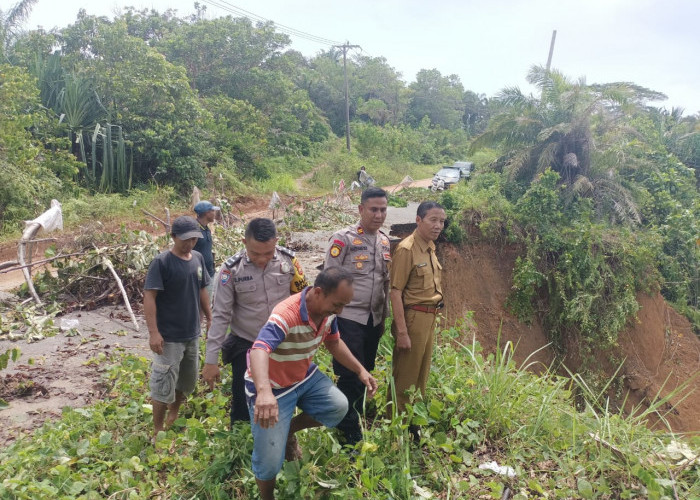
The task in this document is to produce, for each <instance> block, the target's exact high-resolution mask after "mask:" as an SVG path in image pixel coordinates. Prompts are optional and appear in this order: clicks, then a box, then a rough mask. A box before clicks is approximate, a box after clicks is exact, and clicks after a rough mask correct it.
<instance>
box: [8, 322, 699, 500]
mask: <svg viewBox="0 0 700 500" xmlns="http://www.w3.org/2000/svg"><path fill="white" fill-rule="evenodd" d="M462 335H463V332H462V331H460V330H459V329H458V328H453V329H450V330H446V331H444V332H442V333H441V334H440V335H439V337H440V338H439V341H438V345H437V346H436V349H435V353H434V358H433V369H432V373H431V377H430V381H429V394H428V397H427V398H426V399H425V400H419V398H415V400H414V402H413V404H411V405H409V407H408V418H410V419H411V420H412V421H413V422H414V423H416V424H420V425H422V429H423V433H422V438H421V442H420V444H419V445H416V444H413V443H412V442H411V440H410V439H409V436H408V432H407V420H406V419H401V418H399V417H394V418H388V417H386V416H385V411H384V409H385V407H386V400H387V390H388V389H387V388H388V385H387V381H388V380H389V379H390V372H391V345H390V340H389V335H388V334H387V335H385V336H384V338H383V340H382V343H381V345H380V355H379V359H378V363H377V369H376V371H375V375H376V377H377V379H378V380H379V381H380V384H381V389H380V392H379V393H378V394H377V396H376V397H375V399H374V400H373V401H371V402H369V404H368V414H369V415H370V417H368V418H367V419H366V421H365V425H366V427H365V429H364V435H365V440H364V441H363V442H362V443H361V444H359V445H358V448H357V454H356V455H354V456H353V455H351V454H350V453H348V450H347V449H343V448H342V447H341V445H340V444H339V441H338V438H337V435H336V434H335V431H328V430H318V429H315V430H309V431H305V432H303V433H301V436H300V443H301V445H302V447H303V450H304V452H303V459H302V460H300V461H298V462H293V463H285V464H284V468H283V470H282V472H281V474H280V476H279V479H278V490H277V491H278V495H279V498H290V499H291V498H343V499H347V498H371V499H395V498H396V499H410V498H438V497H439V498H465V499H466V498H494V499H498V498H502V496H503V495H504V492H505V491H506V489H508V490H509V491H510V494H511V495H512V496H511V498H513V499H519V500H522V499H526V498H601V499H612V498H651V499H664V498H698V495H700V464H699V463H698V461H697V453H698V448H700V446H699V445H700V442H699V441H698V439H697V438H695V439H694V440H690V441H688V442H685V443H682V442H681V441H679V440H678V439H677V438H676V437H675V436H673V435H672V434H670V433H667V434H663V433H659V432H652V431H650V430H649V429H648V428H647V427H646V426H644V425H643V421H644V419H645V417H646V416H648V414H646V415H645V414H641V415H638V416H636V417H633V418H625V417H623V416H622V415H619V414H610V413H605V412H603V411H601V410H602V409H603V408H604V407H601V405H600V404H599V403H600V402H599V401H591V402H589V403H587V404H586V405H585V409H584V410H583V411H581V412H579V411H576V410H575V408H574V406H573V404H572V397H571V381H570V380H569V379H564V378H561V377H559V376H557V375H554V374H553V373H551V372H549V371H546V372H545V374H544V375H542V376H537V375H535V374H533V373H530V372H528V371H527V370H525V369H524V367H517V366H515V362H514V360H513V356H512V354H513V351H512V345H511V344H506V345H505V346H502V348H501V349H500V350H499V352H498V353H496V354H495V355H487V356H485V355H484V354H483V352H482V350H481V346H480V345H479V344H478V343H477V342H472V343H470V344H462V343H460V339H461V338H462ZM112 361H113V362H114V364H113V365H112V366H111V367H109V368H107V367H106V374H107V375H106V377H107V378H106V383H107V384H108V385H109V387H110V388H111V389H110V390H109V391H108V394H107V397H106V399H105V400H104V401H102V402H100V403H98V404H96V405H94V406H91V407H87V408H78V409H68V408H66V409H65V410H64V413H63V416H62V418H61V419H60V420H59V421H56V422H50V423H47V424H45V425H44V427H43V428H42V429H40V430H38V431H36V433H35V434H34V435H33V436H32V437H29V438H23V439H21V440H20V441H18V442H17V443H16V444H13V445H12V446H9V447H7V448H6V449H4V450H2V451H0V464H1V465H0V477H2V478H3V479H2V482H1V483H0V498H16V499H33V498H77V499H97V498H112V499H119V498H123V499H129V498H154V497H158V498H162V499H166V498H201V499H219V498H221V499H223V498H237V499H252V498H256V497H257V490H256V486H255V480H254V477H253V476H252V473H251V470H250V453H251V450H252V439H251V436H250V430H249V428H248V426H247V425H240V424H239V425H237V426H236V427H235V428H234V429H233V431H230V430H229V429H228V419H229V417H228V408H227V405H228V400H229V394H228V391H227V389H226V388H227V387H229V386H230V384H229V382H230V379H229V378H228V376H225V377H224V380H223V381H222V383H221V385H220V386H219V387H220V388H223V389H222V390H216V391H215V392H213V393H211V392H207V391H206V390H205V389H204V387H200V388H199V391H198V393H197V394H196V395H195V396H194V397H191V398H190V400H189V401H188V403H187V405H186V407H185V408H184V409H183V411H182V413H181V418H179V419H178V420H177V421H176V422H175V425H174V428H173V429H172V430H170V431H168V432H167V434H166V435H165V436H164V437H163V438H162V439H160V440H159V441H158V443H157V446H156V448H155V449H154V448H153V447H152V446H150V445H149V436H150V431H151V425H152V424H151V406H150V404H149V400H148V397H147V394H148V379H147V376H148V369H149V362H148V360H147V359H146V358H143V357H136V356H131V355H123V356H117V357H115V358H114V359H113V360H112ZM318 364H319V366H320V367H321V369H322V370H324V371H325V372H326V373H330V372H331V369H330V359H329V356H328V355H327V354H323V355H321V356H318ZM224 373H227V370H224ZM583 395H584V397H588V396H590V395H589V394H587V393H586V392H585V391H583ZM587 401H588V399H587ZM678 450H681V451H678ZM690 450H694V451H690ZM693 453H695V454H696V455H695V460H694V461H693V460H692V455H693ZM684 454H685V455H684ZM490 462H495V464H493V463H491V469H493V468H496V469H497V468H498V467H507V468H508V469H501V472H505V474H501V473H498V472H494V471H493V470H491V469H489V468H483V467H484V464H488V463H490ZM480 466H482V467H480ZM430 495H434V496H432V497H431V496H430Z"/></svg>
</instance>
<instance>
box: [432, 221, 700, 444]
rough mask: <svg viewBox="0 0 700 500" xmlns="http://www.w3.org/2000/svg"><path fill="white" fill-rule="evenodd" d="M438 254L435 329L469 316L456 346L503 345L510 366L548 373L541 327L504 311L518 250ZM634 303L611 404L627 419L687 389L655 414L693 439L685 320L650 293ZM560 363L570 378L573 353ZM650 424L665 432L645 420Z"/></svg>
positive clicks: (697, 358) (697, 379)
mask: <svg viewBox="0 0 700 500" xmlns="http://www.w3.org/2000/svg"><path fill="white" fill-rule="evenodd" d="M475 234H476V233H472V234H471V236H475ZM438 253H439V255H440V259H441V262H442V263H443V283H444V289H445V322H444V323H443V326H452V325H454V324H455V322H457V321H460V318H463V317H464V315H465V314H467V313H468V312H469V311H473V316H472V319H471V320H468V321H466V322H465V325H466V326H465V328H466V333H465V335H464V337H463V338H462V340H463V341H464V342H471V340H472V335H474V337H475V338H476V340H478V341H479V343H480V344H481V345H482V346H483V347H484V351H485V352H486V353H494V352H495V351H496V350H497V349H498V348H499V347H498V346H500V350H501V351H503V347H504V345H505V343H506V342H507V341H511V342H512V343H513V344H514V345H515V346H516V349H515V355H514V359H515V360H516V362H517V363H520V364H522V363H524V362H527V363H528V364H530V363H532V362H535V365H532V366H531V369H535V370H537V369H543V368H544V367H546V366H550V364H551V363H552V362H553V360H554V359H555V357H554V351H553V350H552V349H551V348H550V347H548V346H547V344H548V342H549V340H548V338H547V335H546V332H545V330H544V329H543V327H542V325H541V324H540V323H539V322H538V321H537V320H536V319H535V320H533V322H532V324H530V325H526V324H523V323H521V322H519V321H518V320H517V318H515V317H514V316H513V315H511V314H510V313H509V312H508V310H507V309H506V308H505V307H504V303H505V300H506V298H507V297H508V294H509V293H510V290H511V287H512V280H511V275H512V271H513V266H514V264H515V258H516V257H517V256H518V255H519V254H520V249H519V248H517V247H515V246H512V245H507V244H503V245H499V244H494V243H492V242H484V241H481V240H479V238H478V237H473V238H470V240H469V242H468V243H467V244H466V245H464V246H462V247H461V248H456V247H454V246H452V245H450V244H442V245H440V246H439V249H438ZM637 300H638V302H639V305H640V310H639V312H638V313H637V317H636V318H633V319H631V320H630V321H629V323H628V325H627V328H626V329H625V330H624V331H623V332H621V333H620V335H619V351H618V352H617V353H614V354H615V355H616V357H617V358H619V359H623V360H624V362H623V365H622V369H621V371H620V375H621V376H622V377H623V379H624V383H623V389H622V394H618V397H619V398H620V401H621V400H623V399H624V397H625V396H628V401H627V406H626V410H627V411H632V409H633V408H634V407H635V406H638V405H639V406H638V409H646V408H648V406H649V403H650V402H651V401H652V400H654V399H655V398H656V399H658V398H659V397H661V398H663V397H666V396H667V395H669V394H670V393H671V392H672V391H673V390H675V389H676V388H677V387H678V386H679V385H681V384H683V383H686V382H687V384H688V385H687V388H686V389H685V390H683V391H681V392H680V393H679V394H677V395H676V396H674V397H673V398H671V399H670V400H669V401H668V403H666V404H664V405H662V406H661V408H660V409H659V414H661V416H663V417H664V418H665V419H666V420H667V421H668V423H669V424H670V426H671V429H672V430H673V431H674V432H687V433H700V339H698V337H697V336H696V335H695V334H694V333H693V330H692V327H691V325H690V323H689V322H688V320H687V318H685V317H683V316H681V315H680V314H678V313H677V312H676V311H674V310H673V309H672V308H671V307H669V306H668V304H666V302H665V301H664V299H663V297H661V295H660V294H659V293H658V292H657V293H654V294H653V295H647V294H643V293H640V294H639V295H638V297H637ZM572 344H573V345H574V346H575V343H572ZM605 354H606V353H598V355H597V356H596V358H597V359H599V360H600V362H601V366H602V367H603V369H604V370H605V372H606V375H607V377H608V378H609V377H612V376H613V374H614V372H615V370H616V368H617V366H612V365H610V363H609V362H608V361H607V356H606V355H605ZM564 363H565V365H566V366H567V367H568V368H569V370H571V371H572V372H573V373H576V371H577V369H578V368H580V360H579V358H578V353H576V352H569V353H568V354H567V356H566V359H565V360H564ZM554 368H555V369H556V368H557V367H556V366H554ZM560 371H561V370H560ZM651 423H652V424H654V425H655V426H657V427H659V428H665V427H664V426H663V424H662V422H661V420H660V419H655V418H654V416H653V415H652V421H651Z"/></svg>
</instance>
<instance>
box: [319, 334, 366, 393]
mask: <svg viewBox="0 0 700 500" xmlns="http://www.w3.org/2000/svg"><path fill="white" fill-rule="evenodd" d="M324 344H325V346H326V349H328V352H330V353H331V355H332V356H333V358H334V359H335V360H336V361H337V362H338V363H340V364H341V365H343V366H344V367H345V368H347V369H348V370H350V371H351V372H353V373H355V374H357V378H359V379H360V382H362V383H363V384H364V385H365V387H367V396H368V397H370V398H371V397H373V396H374V394H375V393H376V392H377V381H376V380H375V378H374V377H373V376H372V375H371V374H370V373H369V372H368V371H367V370H366V369H365V367H364V366H362V363H360V362H359V361H358V360H357V358H356V357H355V356H353V355H352V353H351V352H350V349H348V346H347V345H345V342H343V340H342V339H333V340H326V341H325V342H324Z"/></svg>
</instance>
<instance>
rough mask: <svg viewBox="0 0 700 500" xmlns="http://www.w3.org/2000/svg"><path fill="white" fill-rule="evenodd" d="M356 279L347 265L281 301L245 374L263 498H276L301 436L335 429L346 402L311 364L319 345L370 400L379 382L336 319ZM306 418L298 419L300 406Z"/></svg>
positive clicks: (298, 452) (255, 462)
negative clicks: (281, 473)
mask: <svg viewBox="0 0 700 500" xmlns="http://www.w3.org/2000/svg"><path fill="white" fill-rule="evenodd" d="M352 281H353V279H352V275H351V274H350V273H349V272H348V271H346V270H345V269H343V268H338V267H333V268H329V269H325V270H324V271H322V272H321V273H320V274H319V275H318V277H317V278H316V281H315V282H314V286H313V287H308V288H306V289H305V290H303V291H302V292H301V293H300V294H297V295H293V296H291V297H289V298H288V299H285V300H283V301H282V302H280V303H279V304H278V305H277V306H276V307H275V308H274V309H273V311H272V314H271V315H270V318H269V319H268V321H267V323H266V324H265V326H263V328H262V329H261V330H260V333H259V334H258V337H257V339H256V340H255V342H254V343H253V347H251V350H250V357H249V368H248V371H247V372H246V393H247V396H248V411H249V413H250V420H251V426H252V431H253V440H254V445H253V460H252V462H253V473H254V474H255V479H256V481H257V483H258V488H259V489H260V497H261V498H262V500H269V499H272V498H274V490H275V478H276V476H277V473H278V472H279V471H280V469H281V468H282V463H283V462H284V459H285V457H286V458H287V459H288V460H295V459H298V458H300V455H301V450H300V448H299V445H298V443H297V440H296V437H295V433H296V432H297V431H300V430H302V429H308V428H310V427H320V426H321V425H325V426H326V427H334V426H336V425H337V424H338V422H340V421H341V420H342V418H343V417H344V416H345V414H346V413H347V411H348V400H347V398H346V397H345V396H344V395H343V393H342V392H340V390H339V389H338V388H337V387H336V386H335V385H333V382H332V381H331V380H330V379H329V378H328V377H327V376H326V375H324V374H323V373H321V372H320V371H319V370H318V367H317V366H316V365H315V364H314V363H313V361H312V359H313V356H314V354H315V353H316V351H317V350H318V347H319V345H320V343H321V342H323V343H324V345H325V346H326V349H328V351H329V352H330V353H331V355H332V356H333V358H334V359H335V360H337V361H338V362H339V363H340V364H342V365H343V366H345V367H346V368H348V369H349V370H351V371H352V372H353V373H356V374H357V377H358V378H359V380H360V381H361V382H362V383H363V384H364V385H365V387H366V388H367V395H368V396H369V397H372V396H374V394H375V393H376V392H377V381H376V380H375V379H374V377H372V375H370V374H369V372H368V371H367V370H366V369H365V368H364V367H363V366H362V364H361V363H360V362H359V361H358V360H357V359H356V358H355V357H354V356H353V355H352V353H351V352H350V350H349V349H348V347H347V346H346V345H345V343H344V342H343V341H342V340H341V338H340V334H339V332H338V322H337V319H336V315H337V314H339V313H340V312H341V311H342V310H343V307H345V306H346V305H347V304H348V303H349V302H350V301H351V300H352V295H353V289H352ZM297 406H298V407H299V408H300V409H301V411H302V412H301V413H300V414H299V415H297V416H295V417H293V418H292V416H293V415H294V410H295V408H296V407H297Z"/></svg>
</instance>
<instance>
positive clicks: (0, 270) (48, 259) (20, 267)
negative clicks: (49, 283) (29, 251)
mask: <svg viewBox="0 0 700 500" xmlns="http://www.w3.org/2000/svg"><path fill="white" fill-rule="evenodd" d="M84 254H85V252H75V253H67V254H61V255H54V256H53V257H49V258H47V259H42V260H37V261H36V262H33V263H31V264H25V265H23V266H17V267H13V268H12V269H4V268H5V267H6V264H11V263H12V262H4V263H2V264H0V274H2V273H11V272H12V271H19V270H20V269H22V268H23V267H34V266H38V265H41V264H46V263H47V262H51V261H52V260H56V259H63V258H66V257H74V256H76V255H84ZM13 262H14V264H19V262H17V261H13ZM3 269H4V270H3Z"/></svg>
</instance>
